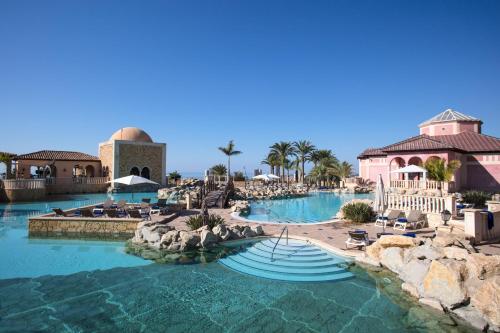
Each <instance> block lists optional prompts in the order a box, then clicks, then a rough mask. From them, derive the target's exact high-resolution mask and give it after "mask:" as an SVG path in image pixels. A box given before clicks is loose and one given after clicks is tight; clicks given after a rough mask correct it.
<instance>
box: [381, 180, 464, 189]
mask: <svg viewBox="0 0 500 333" xmlns="http://www.w3.org/2000/svg"><path fill="white" fill-rule="evenodd" d="M454 184H455V183H454V182H440V181H435V180H391V181H390V187H392V188H402V189H416V190H437V189H443V190H445V191H452V190H453V189H454Z"/></svg>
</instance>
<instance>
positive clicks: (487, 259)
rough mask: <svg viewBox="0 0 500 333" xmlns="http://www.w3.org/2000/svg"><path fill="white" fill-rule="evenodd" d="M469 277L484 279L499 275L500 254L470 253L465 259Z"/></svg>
mask: <svg viewBox="0 0 500 333" xmlns="http://www.w3.org/2000/svg"><path fill="white" fill-rule="evenodd" d="M466 263H467V269H468V270H469V274H470V275H471V277H474V278H478V279H480V280H484V279H486V278H488V277H492V276H497V275H500V256H498V255H496V256H487V255H485V254H483V253H472V254H470V255H469V256H468V257H467V260H466Z"/></svg>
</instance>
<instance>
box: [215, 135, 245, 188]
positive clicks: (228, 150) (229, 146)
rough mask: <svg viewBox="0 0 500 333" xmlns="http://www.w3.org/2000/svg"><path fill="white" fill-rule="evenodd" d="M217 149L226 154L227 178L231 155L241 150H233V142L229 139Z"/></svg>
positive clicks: (229, 171)
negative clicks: (225, 144)
mask: <svg viewBox="0 0 500 333" xmlns="http://www.w3.org/2000/svg"><path fill="white" fill-rule="evenodd" d="M219 150H220V151H221V152H223V153H224V154H225V155H226V156H227V180H228V181H229V178H230V176H231V156H234V155H239V154H241V153H242V152H241V151H239V150H234V142H233V140H230V141H229V143H228V144H227V146H226V147H219Z"/></svg>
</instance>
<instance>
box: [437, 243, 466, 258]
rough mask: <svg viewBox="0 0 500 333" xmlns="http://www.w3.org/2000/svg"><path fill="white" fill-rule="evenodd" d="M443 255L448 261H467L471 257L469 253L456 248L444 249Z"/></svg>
mask: <svg viewBox="0 0 500 333" xmlns="http://www.w3.org/2000/svg"><path fill="white" fill-rule="evenodd" d="M443 254H444V256H445V257H446V258H448V259H455V260H466V259H467V257H468V256H469V251H467V250H466V249H462V248H459V247H456V246H450V247H445V248H443Z"/></svg>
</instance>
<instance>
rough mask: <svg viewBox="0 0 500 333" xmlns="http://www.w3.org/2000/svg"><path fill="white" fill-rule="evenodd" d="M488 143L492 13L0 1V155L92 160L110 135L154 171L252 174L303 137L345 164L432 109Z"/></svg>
mask: <svg viewBox="0 0 500 333" xmlns="http://www.w3.org/2000/svg"><path fill="white" fill-rule="evenodd" d="M449 107H451V108H455V109H457V110H458V111H461V112H463V113H466V114H470V115H473V116H476V117H479V118H481V119H482V120H483V121H484V123H485V124H484V128H483V129H484V132H485V133H487V134H491V135H495V136H499V133H500V121H499V118H500V1H472V0H471V1H459V0H450V1H412V2H410V1H399V0H398V1H371V0H370V1H351V0H349V1H257V0H252V1H235V0H230V1H205V0H204V1H185V0H183V1H102V0H99V1H66V0H65V1H38V0H37V1H19V0H15V1H6V0H4V1H1V2H0V112H1V119H2V120H1V130H0V131H1V132H0V151H11V152H15V153H25V152H30V151H35V150H40V149H56V150H76V151H83V152H87V153H91V154H97V146H98V143H99V142H102V141H105V140H107V139H108V138H109V136H110V135H111V134H112V133H113V132H114V131H115V130H117V129H118V128H120V127H124V126H137V127H141V128H143V129H144V130H146V131H147V132H148V133H149V134H150V135H151V136H152V137H153V139H154V140H155V141H159V142H167V144H168V153H167V154H168V162H167V168H168V170H169V171H171V170H173V169H178V170H181V171H198V170H203V169H204V168H207V167H210V166H211V165H213V164H215V163H220V162H225V159H224V157H223V156H222V155H221V154H220V153H219V152H218V151H217V147H218V146H220V145H224V144H226V143H227V141H228V140H229V139H234V140H235V142H236V145H237V148H239V149H241V150H242V151H243V152H244V154H243V155H241V156H238V157H236V158H235V159H234V163H233V164H234V166H233V169H240V168H241V167H242V166H246V168H247V170H251V169H252V168H254V167H257V166H258V164H259V162H260V160H261V159H262V158H263V157H264V156H265V155H266V153H267V150H268V147H269V145H271V144H272V143H273V142H276V141H279V140H297V139H308V140H311V141H312V142H313V143H315V144H316V145H317V146H318V147H320V148H328V149H332V150H333V151H334V152H335V153H336V155H337V156H338V157H339V158H340V159H343V160H348V161H350V162H351V163H356V156H357V154H358V153H359V152H361V151H362V150H363V149H364V148H366V147H372V146H383V145H386V144H389V143H393V142H395V141H396V140H400V139H403V138H406V137H408V136H411V135H415V134H418V129H417V124H418V123H420V122H421V121H423V120H426V119H427V118H430V117H432V116H434V115H435V114H437V113H439V112H441V111H443V110H444V109H446V108H449Z"/></svg>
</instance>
